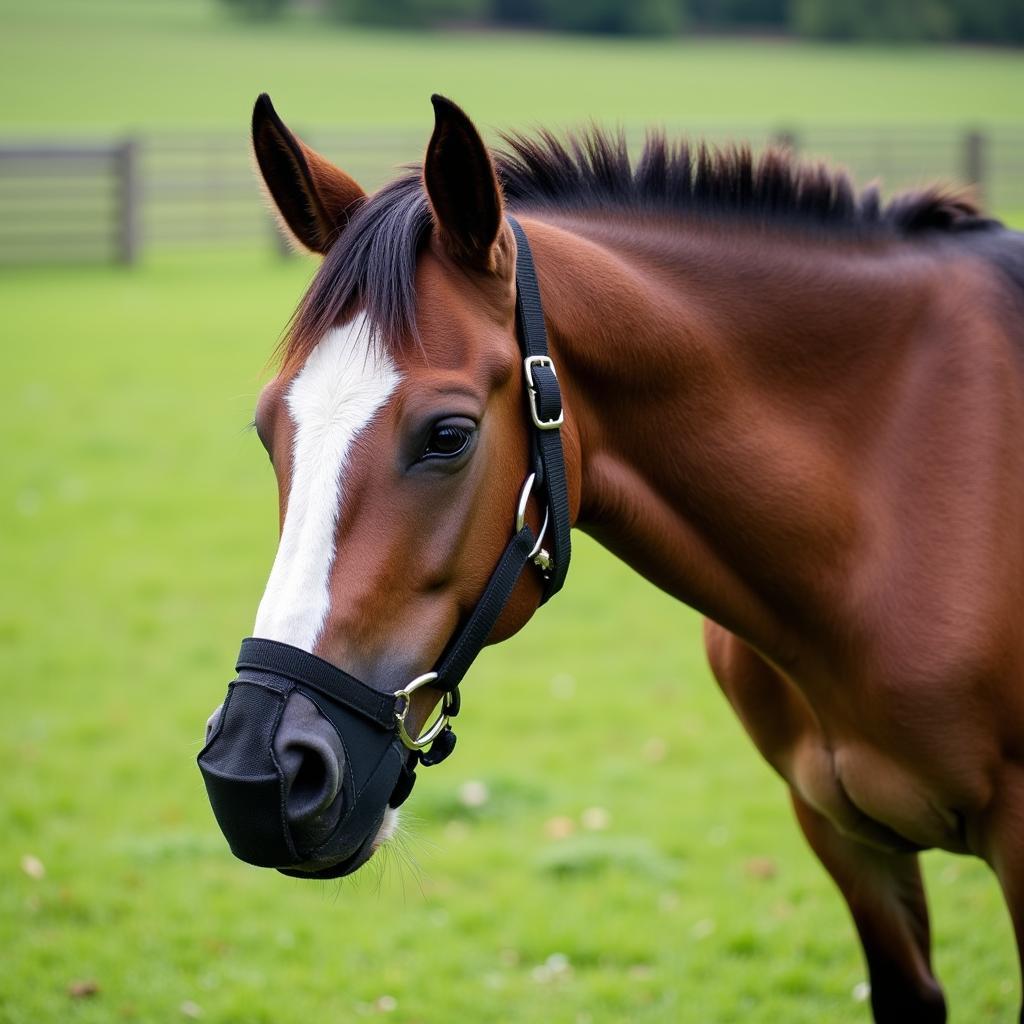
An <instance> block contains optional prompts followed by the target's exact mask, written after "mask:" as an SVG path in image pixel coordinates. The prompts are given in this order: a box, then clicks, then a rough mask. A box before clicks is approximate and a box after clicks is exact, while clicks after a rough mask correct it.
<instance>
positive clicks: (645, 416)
mask: <svg viewBox="0 0 1024 1024" xmlns="http://www.w3.org/2000/svg"><path fill="white" fill-rule="evenodd" d="M531 237H532V238H534V239H535V240H536V241H535V250H536V253H537V262H538V268H539V273H540V277H541V287H542V291H543V294H544V297H545V307H546V310H547V313H548V316H549V318H550V320H551V325H552V348H553V350H554V352H555V354H556V356H557V359H558V362H559V367H560V372H561V374H562V378H563V388H564V390H565V393H566V406H567V409H568V411H569V416H570V424H569V425H570V439H569V443H568V444H567V451H568V452H569V453H570V454H569V457H570V459H573V460H577V461H578V465H576V466H571V467H570V469H571V471H572V474H573V476H574V478H576V479H579V481H580V494H579V512H578V518H577V525H578V526H579V527H581V528H582V529H584V530H585V531H587V532H589V533H591V534H592V535H593V536H595V537H596V538H597V539H598V540H599V541H600V542H601V543H602V544H604V546H605V547H607V548H609V549H610V550H611V551H613V552H614V553H616V554H617V555H619V556H620V557H622V558H623V559H624V560H625V561H626V562H627V563H629V564H630V565H632V566H633V567H634V568H636V569H637V570H638V571H640V572H641V573H642V574H643V575H645V576H646V577H647V578H648V579H650V580H651V581H652V582H654V583H655V584H657V585H658V586H660V587H662V588H663V589H665V590H666V591H668V592H669V593H671V594H673V595H674V596H676V597H677V598H679V599H680V600H683V601H685V602H686V603H687V604H689V605H691V606H692V607H695V608H696V609H698V610H699V611H701V612H703V613H704V614H705V615H707V616H709V617H710V618H712V619H714V620H715V621H717V622H719V623H720V624H722V625H724V626H726V627H727V628H729V629H730V630H732V631H733V632H735V633H737V634H738V635H740V636H741V637H743V638H744V639H746V640H748V642H751V643H752V644H754V645H755V646H756V647H758V649H760V650H762V652H764V653H766V654H769V655H771V656H773V657H774V658H775V659H776V660H777V661H778V662H779V663H780V664H785V663H786V662H787V661H789V660H791V659H797V658H799V657H802V656H805V655H806V653H807V652H806V651H804V650H802V647H803V643H802V640H803V638H806V637H807V636H808V635H817V636H823V635H825V633H826V632H827V631H828V627H829V626H830V619H831V618H832V617H834V615H835V614H836V609H837V608H839V607H841V606H842V596H843V595H842V590H843V588H844V587H845V586H846V585H847V581H848V580H849V578H850V570H851V568H852V563H853V561H854V559H855V557H856V550H857V544H858V538H859V537H860V536H861V534H862V532H863V528H864V523H863V520H864V511H863V509H862V507H861V503H860V501H859V496H858V479H857V468H858V466H859V465H861V464H862V463H863V462H865V461H870V457H871V447H872V444H873V431H872V424H873V422H874V421H875V418H876V413H878V412H879V410H880V408H881V406H882V404H884V402H885V400H886V396H887V394H891V392H892V390H893V386H892V385H893V381H894V378H895V377H896V376H897V370H898V369H899V367H900V366H901V364H902V362H903V359H904V356H905V353H906V351H907V347H908V344H909V342H908V339H909V338H910V337H911V336H912V335H913V333H914V329H915V324H916V322H917V320H918V319H919V317H920V316H921V310H922V309H923V308H924V306H925V304H926V301H927V298H928V295H929V294H930V293H931V291H932V290H933V288H934V281H933V266H934V262H935V261H934V259H933V258H930V257H927V256H922V255H921V254H920V252H915V250H913V249H911V248H910V247H908V246H899V245H894V244H893V243H886V244H883V243H873V244H868V243H863V242H859V243H856V244H855V243H854V242H852V241H842V240H838V241H831V242H830V241H829V240H827V239H820V240H819V239H816V238H812V237H805V238H793V237H789V238H787V237H786V236H785V235H783V234H779V235H778V236H777V237H772V236H770V235H766V234H763V233H762V234H755V233H754V231H753V230H749V229H748V231H747V232H746V233H744V231H743V230H742V229H741V228H739V227H738V226H727V227H722V226H719V227H716V228H715V229H714V230H709V229H707V228H702V227H700V226H697V225H690V226H688V227H686V226H682V225H675V226H673V225H667V226H666V224H665V223H664V222H662V223H661V224H655V223H651V224H648V225H646V226H644V225H637V224H635V223H633V224H630V223H628V222H626V221H625V220H622V219H619V220H612V219H607V220H601V219H599V218H595V219H593V220H589V221H584V220H576V221H575V222H570V221H568V220H566V221H560V222H556V221H554V220H552V219H550V218H548V219H547V223H543V224H542V223H536V224H534V226H533V229H532V232H531ZM897 279H899V281H900V284H899V287H897V286H896V285H895V284H894V282H895V281H896V280H897Z"/></svg>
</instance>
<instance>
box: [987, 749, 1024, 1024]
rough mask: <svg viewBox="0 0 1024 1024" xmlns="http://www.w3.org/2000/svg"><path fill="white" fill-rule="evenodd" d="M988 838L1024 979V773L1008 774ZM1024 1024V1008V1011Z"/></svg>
mask: <svg viewBox="0 0 1024 1024" xmlns="http://www.w3.org/2000/svg"><path fill="white" fill-rule="evenodd" d="M999 792H1000V794H1001V795H1000V797H999V798H998V800H997V801H996V803H995V806H994V808H993V811H992V814H991V816H990V819H989V827H988V829H987V834H986V835H985V837H984V844H985V854H986V855H985V859H986V860H987V861H988V862H989V864H990V865H991V867H992V869H993V870H994V871H995V873H996V877H997V878H998V879H999V884H1000V886H1001V887H1002V890H1003V897H1004V898H1005V900H1006V905H1007V909H1008V910H1009V911H1010V919H1011V920H1012V922H1013V930H1014V933H1015V935H1016V937H1017V954H1018V957H1019V958H1020V960H1021V974H1022V976H1024V771H1019V770H1017V769H1016V767H1014V768H1010V769H1008V770H1007V771H1006V773H1005V775H1004V777H1003V779H1002V785H1000V786H999ZM1020 1020H1021V1024H1024V1008H1022V1009H1021V1011H1020Z"/></svg>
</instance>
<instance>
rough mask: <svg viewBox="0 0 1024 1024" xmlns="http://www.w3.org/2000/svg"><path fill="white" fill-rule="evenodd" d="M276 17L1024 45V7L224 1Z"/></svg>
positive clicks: (888, 0) (730, 1) (901, 2)
mask: <svg viewBox="0 0 1024 1024" xmlns="http://www.w3.org/2000/svg"><path fill="white" fill-rule="evenodd" d="M222 2H223V3H224V4H226V5H227V6H229V7H231V8H233V9H234V10H235V11H236V12H237V13H238V14H240V15H242V16H244V17H251V18H271V17H276V16H278V15H281V14H283V13H284V11H285V10H286V9H287V8H289V7H291V6H299V5H301V6H304V7H313V8H315V9H316V10H318V11H319V12H320V13H321V14H322V15H323V16H324V17H325V18H328V19H333V20H336V21H343V22H345V21H347V22H360V23H364V24H376V25H392V26H403V27H411V28H413V27H414V28H422V27H431V26H436V25H444V24H453V23H463V24H477V25H495V26H500V25H511V26H517V27H520V28H537V29H554V30H557V31H565V32H599V33H605V34H610V35H670V34H672V33H675V32H679V31H681V30H682V29H684V28H685V29H698V30H705V31H719V32H729V31H755V30H762V31H765V30H766V31H771V32H788V33H792V34H794V35H797V36H803V37H807V38H812V39H840V40H858V39H866V40H875V41H895V42H911V41H916V40H969V41H978V42H1001V43H1021V42H1024V0H222Z"/></svg>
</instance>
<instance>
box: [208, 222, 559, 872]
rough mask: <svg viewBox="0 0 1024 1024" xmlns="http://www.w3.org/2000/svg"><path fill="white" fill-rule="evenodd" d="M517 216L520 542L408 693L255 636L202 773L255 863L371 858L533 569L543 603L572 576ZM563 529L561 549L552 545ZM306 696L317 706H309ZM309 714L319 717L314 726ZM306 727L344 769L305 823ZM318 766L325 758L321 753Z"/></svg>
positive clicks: (293, 867) (543, 356)
mask: <svg viewBox="0 0 1024 1024" xmlns="http://www.w3.org/2000/svg"><path fill="white" fill-rule="evenodd" d="M508 220H509V224H510V226H511V228H512V230H513V232H514V233H515V237H516V244H517V254H516V334H517V337H518V339H519V344H520V347H521V349H522V353H523V371H524V376H525V381H526V400H527V407H528V412H529V416H530V423H531V427H530V438H531V464H532V472H530V473H529V475H528V477H527V479H526V482H525V484H524V485H523V490H522V493H521V495H520V499H519V506H518V509H517V511H516V516H515V531H514V533H513V536H512V538H511V540H509V542H508V544H507V545H506V547H505V550H504V552H503V553H502V555H501V558H500V559H499V561H498V564H497V566H496V567H495V569H494V571H493V572H492V574H491V577H490V579H489V580H488V582H487V586H486V587H485V588H484V592H483V594H482V595H481V596H480V600H479V601H478V602H477V604H476V607H475V608H474V609H473V611H472V612H471V614H470V615H469V616H468V617H467V618H466V619H465V621H463V622H462V624H461V625H460V627H459V629H458V630H457V631H456V633H455V635H454V636H453V637H452V639H451V641H450V642H449V644H448V646H447V648H446V649H445V651H444V653H443V654H442V656H441V658H440V660H439V661H438V663H437V665H436V668H435V671H434V672H431V673H428V674H427V675H425V676H420V677H419V678H418V679H416V680H414V681H413V682H411V683H409V684H408V685H407V686H406V687H405V689H404V690H400V691H399V692H398V693H397V694H394V693H383V692H381V691H379V690H375V689H373V688H372V687H370V686H368V685H367V684H366V683H363V682H362V681H360V680H359V679H356V678H355V677H354V676H351V675H349V674H348V673H347V672H344V671H342V670H341V669H339V668H336V667H335V666H334V665H331V664H330V663H329V662H326V661H323V660H322V659H321V658H318V657H316V656H315V655H313V654H309V653H308V652H306V651H303V650H300V649H299V648H296V647H291V646H289V645H288V644H283V643H278V642H276V641H274V640H262V639H255V638H251V637H250V638H249V639H248V640H243V641H242V649H241V652H240V654H239V656H238V664H237V665H236V669H237V671H238V677H237V678H236V679H235V680H234V682H232V683H231V684H230V686H229V687H228V695H227V698H226V699H225V701H224V704H223V706H222V710H221V714H220V716H219V719H218V721H217V722H216V723H215V725H214V726H213V732H212V734H211V736H210V738H209V740H208V742H207V744H206V746H205V747H204V748H203V750H202V751H201V752H200V754H199V768H200V771H201V772H202V774H203V779H204V781H205V782H206V790H207V793H209V796H210V803H211V804H212V805H213V812H214V814H215V815H216V818H217V822H218V823H219V824H220V827H221V829H222V830H223V832H224V835H225V836H226V837H227V840H228V843H229V845H230V846H231V849H232V851H233V852H234V854H235V855H236V856H237V857H239V858H241V859H242V860H244V861H248V862H249V863H250V864H256V865H258V866H261V867H273V868H277V869H278V870H279V871H283V872H284V873H285V874H290V875H297V876H301V877H306V878H309V877H312V878H335V877H338V876H340V875H347V874H349V873H350V872H352V871H355V870H356V868H358V867H359V866H360V865H362V864H363V863H364V862H365V861H366V860H368V859H369V857H370V855H371V854H372V853H373V849H374V839H375V838H376V836H377V834H378V831H379V830H380V826H381V823H382V821H383V819H384V814H385V811H386V809H387V808H388V807H389V806H390V807H398V806H399V805H400V804H401V803H402V802H403V801H404V800H405V799H406V798H407V797H408V795H409V793H410V791H411V790H412V786H413V783H414V782H415V768H416V765H417V764H423V765H432V764H437V763H438V762H440V761H443V760H444V759H445V758H446V757H447V756H448V755H449V754H450V753H451V752H452V749H453V748H454V746H455V734H454V733H453V732H452V730H451V726H450V725H449V724H448V719H449V718H453V717H454V716H455V715H456V714H457V713H458V710H459V690H458V686H459V683H460V682H461V681H462V678H463V676H464V675H465V674H466V672H467V670H468V669H469V666H470V664H471V663H472V662H473V660H474V659H475V658H476V656H477V654H479V653H480V651H481V649H482V648H483V646H484V644H485V643H486V642H487V638H488V637H489V636H490V633H491V630H492V629H493V628H494V624H495V623H496V622H497V620H498V617H499V616H500V614H501V612H502V609H504V607H505V605H506V604H507V603H508V600H509V598H510V597H511V596H512V591H513V590H514V589H515V587H516V584H517V583H518V581H519V578H520V576H521V575H522V573H523V570H524V569H525V568H526V566H528V565H535V566H537V567H538V568H539V569H540V571H541V573H542V575H543V578H544V593H543V597H542V601H547V600H548V599H549V598H550V597H552V596H554V594H556V593H557V592H558V591H559V590H560V589H561V586H562V583H563V582H564V580H565V575H566V572H567V570H568V567H569V553H570V540H569V525H570V524H569V498H568V487H567V485H566V480H565V465H564V460H563V455H562V442H561V438H560V431H559V428H560V427H561V425H562V398H561V392H560V389H559V386H558V377H557V375H556V373H555V367H554V364H553V363H552V360H551V358H550V356H549V355H548V350H547V333H546V330H545V325H544V314H543V310H542V307H541V301H540V289H539V286H538V284H537V277H536V272H535V270H534V267H533V258H532V256H531V254H530V246H529V243H528V242H527V239H526V235H525V234H524V232H523V229H522V228H521V227H520V226H519V224H518V223H517V222H516V221H515V220H513V219H512V218H511V217H509V218H508ZM531 495H536V496H537V497H539V498H540V499H541V500H542V501H543V507H544V510H545V514H544V524H543V526H542V527H541V529H540V536H539V537H538V536H536V535H535V534H534V532H533V530H532V528H531V527H530V526H529V525H528V524H527V523H526V508H527V504H528V502H529V500H530V497H531ZM549 524H550V527H551V538H550V541H549V543H550V546H551V553H550V554H549V553H548V552H547V551H546V550H544V549H543V548H542V547H541V544H542V543H543V542H544V538H545V533H546V531H547V529H548V526H549ZM427 684H429V685H430V686H432V687H433V688H435V689H437V690H440V691H441V692H442V693H443V694H444V701H443V706H442V711H441V716H440V718H439V719H438V721H437V722H436V723H435V725H434V726H433V727H431V728H430V729H429V730H427V731H426V733H424V734H423V735H422V736H420V737H411V736H410V735H409V734H408V732H407V731H406V729H405V714H406V712H407V711H408V708H409V700H410V697H411V694H412V692H413V691H414V690H415V689H416V688H418V687H419V686H422V685H427ZM306 701H308V702H310V703H311V705H312V706H311V707H308V708H307V706H306V704H305V703H304V702H306ZM300 705H301V708H302V710H299V711H297V710H296V708H297V707H299V706H300ZM314 708H315V710H314ZM306 711H308V714H309V715H311V716H312V722H310V721H309V719H308V717H307V719H304V720H303V719H302V714H303V713H304V712H306ZM297 720H303V721H305V727H306V728H307V731H308V730H310V729H312V730H313V731H315V732H316V733H317V734H318V735H317V736H316V744H315V746H316V749H318V750H321V751H322V750H327V751H328V757H329V760H330V762H331V763H330V765H328V766H326V767H328V768H329V769H330V771H331V772H332V773H333V774H332V775H331V778H330V782H331V784H330V785H328V786H326V787H320V788H319V790H318V791H319V792H321V793H322V795H323V799H322V800H320V802H319V803H318V802H317V801H315V800H314V801H313V802H312V812H311V813H310V811H309V806H305V809H304V810H303V813H302V814H301V815H296V814H294V813H292V812H293V810H294V808H295V806H296V803H298V804H300V805H308V803H309V801H304V800H303V799H301V797H302V795H303V794H302V793H301V792H300V790H301V787H302V785H303V783H304V780H303V777H302V771H301V770H299V771H298V772H296V771H295V770H293V769H294V767H295V765H294V763H291V762H289V757H290V753H289V744H288V743H287V742H282V740H283V738H284V737H283V734H284V733H287V732H288V730H289V728H291V726H289V725H288V723H289V722H292V721H297ZM292 760H293V761H294V759H292ZM310 760H311V763H314V764H315V763H316V757H313V758H311V759H310ZM289 765H290V767H289ZM320 765H321V767H324V762H323V761H321V762H320ZM305 781H308V779H307V780H305ZM316 788H317V787H314V789H316ZM297 795H298V797H300V799H298V800H296V797H297Z"/></svg>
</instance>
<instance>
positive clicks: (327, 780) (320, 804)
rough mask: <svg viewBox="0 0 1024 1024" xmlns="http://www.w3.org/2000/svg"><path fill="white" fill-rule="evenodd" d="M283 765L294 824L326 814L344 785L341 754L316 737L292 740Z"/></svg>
mask: <svg viewBox="0 0 1024 1024" xmlns="http://www.w3.org/2000/svg"><path fill="white" fill-rule="evenodd" d="M281 768H282V770H283V771H284V777H285V787H286V795H285V814H286V816H287V818H288V821H289V822H291V823H292V824H301V823H303V822H304V821H306V820H307V819H308V818H315V817H317V816H318V815H320V814H322V813H323V812H324V811H326V810H327V808H328V807H330V806H331V804H332V803H334V800H335V798H336V797H337V795H338V792H339V790H340V789H341V772H340V765H339V764H338V759H337V757H335V756H334V753H333V751H331V750H330V749H327V750H325V749H324V748H323V746H322V745H321V744H318V743H315V741H314V742H310V741H308V740H307V741H305V742H301V743H291V744H289V746H288V748H287V753H286V754H285V757H284V760H283V761H282V762H281Z"/></svg>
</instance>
